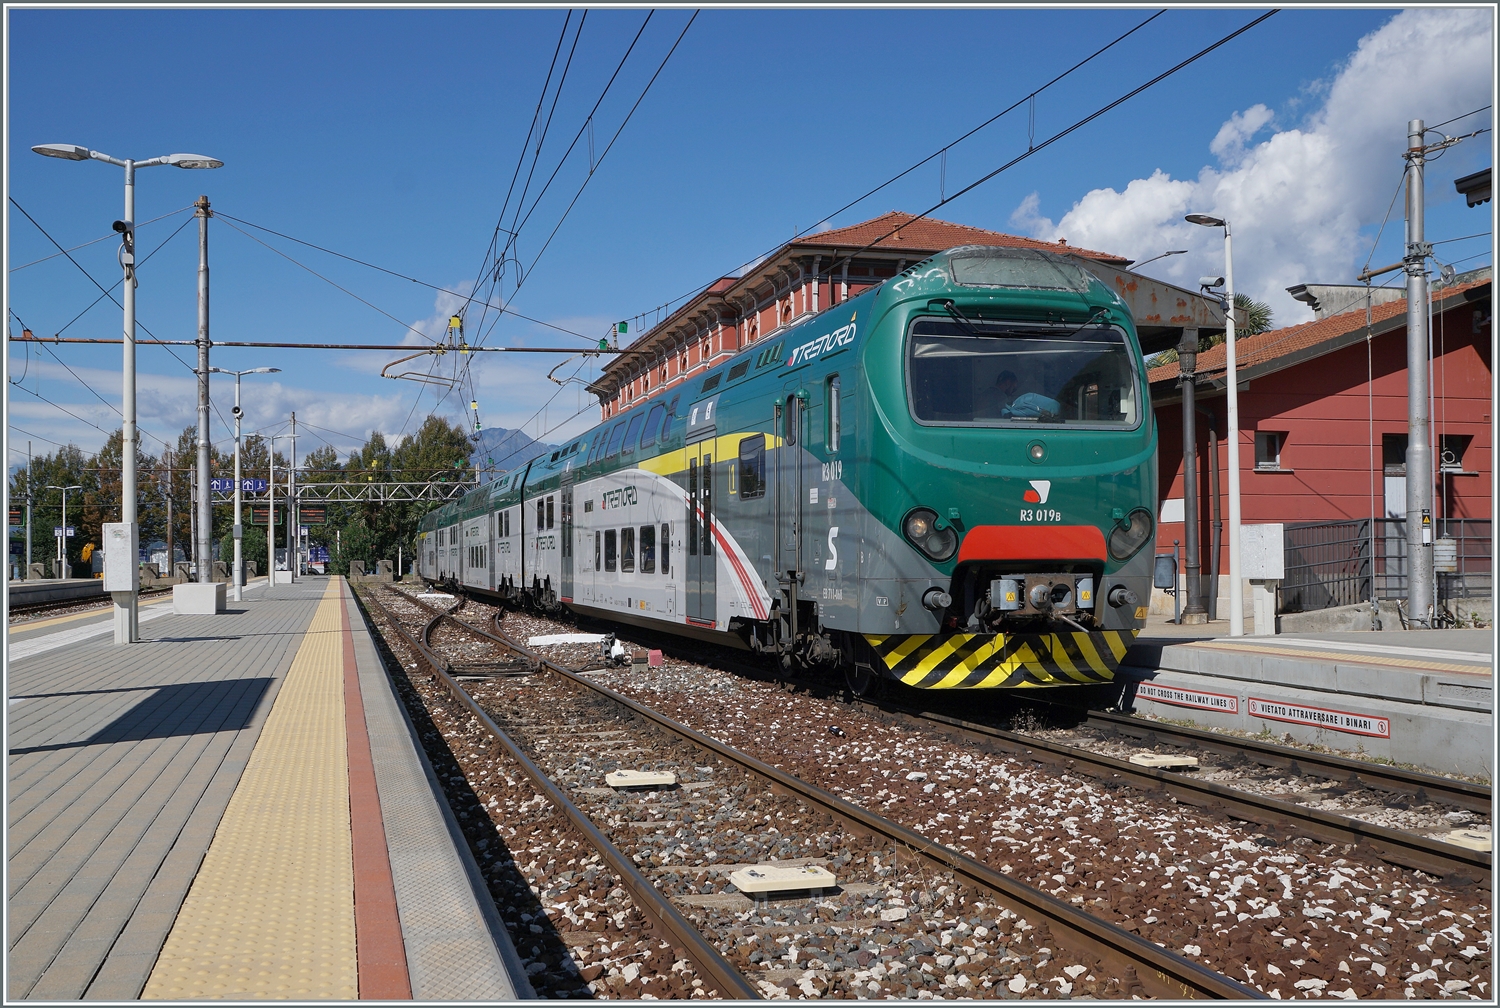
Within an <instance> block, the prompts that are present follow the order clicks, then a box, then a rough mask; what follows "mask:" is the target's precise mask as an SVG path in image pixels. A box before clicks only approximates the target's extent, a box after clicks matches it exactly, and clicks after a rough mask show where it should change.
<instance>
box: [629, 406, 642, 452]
mask: <svg viewBox="0 0 1500 1008" xmlns="http://www.w3.org/2000/svg"><path fill="white" fill-rule="evenodd" d="M645 419H646V414H644V413H637V414H636V415H635V416H633V417H631V418H630V426H628V427H626V428H625V451H628V452H633V451H635V436H636V434H638V433H639V432H640V429H641V423H642V422H643V421H644V420H645Z"/></svg>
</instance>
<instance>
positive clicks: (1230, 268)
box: [1183, 213, 1245, 637]
mask: <svg viewBox="0 0 1500 1008" xmlns="http://www.w3.org/2000/svg"><path fill="white" fill-rule="evenodd" d="M1183 220H1185V221H1187V222H1188V223H1189V224H1198V225H1200V226H1202V227H1217V228H1223V229H1224V319H1225V322H1224V328H1225V336H1224V348H1225V369H1226V370H1225V381H1226V382H1227V383H1228V384H1227V385H1226V389H1225V391H1226V394H1227V396H1228V400H1229V437H1228V439H1227V440H1228V441H1229V444H1228V448H1229V466H1228V468H1229V636H1231V637H1243V636H1244V635H1245V589H1244V586H1243V585H1242V584H1241V583H1240V386H1239V379H1238V377H1237V371H1236V367H1235V350H1234V342H1235V332H1234V260H1233V258H1232V256H1231V252H1230V241H1229V222H1228V221H1227V220H1223V219H1222V218H1219V217H1210V216H1208V214H1196V213H1195V214H1188V215H1187V216H1186V217H1184V218H1183ZM1215 279H1217V278H1215ZM1214 591H1218V585H1215V586H1214Z"/></svg>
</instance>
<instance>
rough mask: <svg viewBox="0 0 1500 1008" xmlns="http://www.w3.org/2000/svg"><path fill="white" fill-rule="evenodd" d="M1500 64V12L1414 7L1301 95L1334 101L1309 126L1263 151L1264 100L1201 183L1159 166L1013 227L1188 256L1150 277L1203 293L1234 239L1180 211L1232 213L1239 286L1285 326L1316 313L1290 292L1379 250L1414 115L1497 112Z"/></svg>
mask: <svg viewBox="0 0 1500 1008" xmlns="http://www.w3.org/2000/svg"><path fill="white" fill-rule="evenodd" d="M1493 58H1494V39H1493V36H1492V32H1491V11H1489V10H1487V9H1473V8H1464V9H1454V8H1417V9H1414V10H1407V11H1402V12H1401V13H1399V14H1397V15H1395V16H1394V17H1392V18H1391V19H1390V21H1388V22H1386V24H1384V25H1383V26H1381V27H1380V28H1379V29H1377V30H1376V31H1374V32H1371V33H1370V34H1369V35H1367V36H1365V37H1364V38H1363V39H1361V40H1360V42H1359V44H1358V46H1357V48H1356V49H1355V51H1354V52H1353V53H1352V54H1351V55H1350V56H1349V58H1348V59H1347V60H1346V61H1345V63H1344V64H1343V66H1342V67H1341V68H1339V70H1338V72H1337V73H1336V74H1335V75H1334V76H1333V78H1332V79H1331V80H1328V81H1319V82H1317V83H1316V86H1313V87H1310V88H1309V89H1307V94H1306V95H1304V96H1303V100H1305V101H1317V100H1319V99H1321V101H1322V104H1321V106H1319V107H1317V108H1315V109H1314V110H1313V111H1312V112H1311V114H1310V115H1308V116H1307V118H1306V120H1305V122H1304V123H1303V124H1302V126H1301V127H1300V128H1288V129H1284V130H1280V131H1278V132H1275V133H1273V134H1272V135H1271V136H1270V137H1269V138H1267V139H1265V140H1263V141H1261V142H1260V143H1258V144H1253V145H1252V144H1251V141H1252V140H1253V139H1254V137H1255V136H1257V135H1258V134H1259V133H1260V132H1261V131H1262V130H1264V129H1266V128H1267V127H1268V126H1271V125H1272V124H1273V123H1274V121H1275V115H1274V113H1273V112H1272V111H1271V110H1270V109H1269V108H1267V107H1266V106H1265V105H1263V104H1256V105H1253V106H1251V107H1250V108H1249V109H1246V110H1244V111H1242V112H1236V113H1235V114H1234V115H1233V116H1232V117H1231V118H1230V119H1229V120H1228V121H1227V122H1225V123H1224V125H1223V127H1222V128H1221V129H1220V130H1219V132H1218V135H1217V136H1216V137H1215V138H1214V140H1213V142H1212V143H1211V144H1210V151H1211V153H1212V154H1213V155H1214V156H1215V157H1216V158H1217V159H1218V164H1217V165H1216V166H1215V165H1209V166H1205V167H1204V168H1203V169H1202V170H1201V171H1200V172H1199V173H1198V177H1197V178H1196V179H1173V178H1172V177H1171V176H1170V175H1168V174H1167V173H1165V172H1163V171H1161V170H1159V169H1158V170H1157V171H1155V172H1153V173H1152V174H1151V176H1150V177H1149V178H1143V179H1136V180H1134V181H1132V182H1130V183H1129V184H1128V185H1127V186H1125V188H1124V191H1122V192H1116V191H1115V190H1114V189H1096V190H1094V191H1092V192H1089V193H1087V194H1086V195H1084V196H1083V198H1082V199H1080V200H1078V201H1077V202H1076V203H1074V204H1073V207H1072V208H1071V209H1070V210H1069V211H1068V212H1067V213H1066V214H1064V215H1063V216H1062V218H1061V219H1060V220H1058V221H1057V222H1056V223H1054V222H1053V221H1052V220H1050V219H1049V218H1047V217H1045V216H1042V215H1041V213H1040V212H1039V207H1040V199H1039V197H1038V195H1037V194H1035V193H1033V194H1032V195H1030V196H1028V197H1027V198H1026V199H1024V200H1022V202H1021V203H1020V205H1019V206H1017V208H1016V211H1015V213H1014V214H1013V215H1012V218H1011V221H1012V225H1013V226H1017V227H1024V228H1025V230H1026V231H1027V232H1028V233H1030V234H1032V235H1034V236H1036V237H1038V238H1046V239H1053V240H1055V239H1057V238H1059V237H1065V238H1067V240H1068V241H1069V243H1071V244H1074V245H1081V246H1084V247H1086V248H1092V249H1098V250H1101V251H1106V252H1115V253H1118V254H1120V255H1128V256H1133V257H1136V258H1147V257H1149V256H1153V255H1156V254H1157V253H1158V252H1160V251H1162V250H1165V249H1169V248H1186V249H1190V250H1192V254H1190V255H1186V256H1176V257H1173V258H1170V259H1165V260H1161V261H1160V262H1159V263H1157V264H1154V265H1153V267H1151V272H1153V273H1154V272H1156V271H1157V269H1158V268H1159V269H1160V275H1162V276H1165V277H1167V278H1169V279H1172V280H1174V281H1176V282H1179V283H1184V284H1185V285H1187V286H1191V285H1192V280H1193V279H1194V278H1196V276H1197V275H1198V274H1199V273H1202V272H1204V271H1205V267H1207V268H1209V269H1215V268H1218V267H1219V265H1220V264H1221V263H1222V262H1223V253H1222V249H1223V239H1222V237H1221V232H1219V231H1217V230H1216V229H1215V230H1211V229H1208V228H1201V227H1196V226H1194V225H1191V224H1187V223H1184V222H1183V220H1182V216H1183V214H1184V213H1188V212H1197V213H1206V214H1210V215H1212V216H1216V217H1223V218H1226V219H1227V220H1229V221H1230V223H1231V225H1232V226H1233V229H1234V267H1235V285H1236V287H1237V289H1239V290H1242V291H1245V292H1247V293H1249V294H1250V295H1251V296H1253V297H1256V298H1258V299H1260V300H1263V301H1266V302H1268V303H1269V304H1270V305H1271V306H1272V308H1273V309H1274V311H1275V313H1276V319H1277V321H1278V323H1281V324H1290V323H1293V322H1296V321H1300V320H1303V319H1306V318H1308V317H1309V312H1308V310H1307V308H1306V307H1305V306H1303V305H1301V304H1299V303H1298V302H1295V301H1293V300H1292V299H1291V297H1290V296H1289V295H1288V294H1287V293H1286V292H1285V288H1286V287H1289V286H1292V285H1294V284H1298V283H1306V282H1310V281H1321V282H1335V283H1336V282H1340V281H1344V282H1350V278H1352V276H1353V275H1354V273H1355V272H1357V268H1356V267H1357V264H1358V263H1359V262H1360V261H1361V260H1362V258H1363V255H1364V254H1365V252H1366V250H1367V249H1368V247H1369V246H1368V242H1367V240H1366V239H1365V238H1364V237H1363V236H1362V235H1361V234H1360V228H1361V227H1364V226H1368V225H1371V224H1374V223H1377V222H1379V220H1380V219H1381V217H1382V215H1383V214H1384V213H1385V209H1386V205H1387V203H1388V201H1389V200H1390V198H1391V194H1392V192H1393V190H1394V186H1395V185H1396V182H1397V180H1398V177H1399V174H1400V170H1401V151H1402V149H1403V148H1404V146H1405V143H1404V140H1405V126H1406V123H1407V121H1408V120H1410V119H1416V118H1424V119H1426V120H1427V121H1429V122H1440V121H1442V120H1444V119H1447V118H1449V117H1451V116H1455V115H1459V114H1462V113H1465V112H1468V111H1469V110H1471V109H1474V108H1478V107H1480V106H1483V105H1486V104H1488V103H1489V101H1490V91H1491V82H1492V80H1493ZM1293 104H1296V103H1293ZM1397 212H1398V213H1399V208H1398V211H1397ZM1397 226H1398V227H1399V224H1397Z"/></svg>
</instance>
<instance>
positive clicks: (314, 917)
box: [141, 578, 359, 1000]
mask: <svg viewBox="0 0 1500 1008" xmlns="http://www.w3.org/2000/svg"><path fill="white" fill-rule="evenodd" d="M341 605H342V602H341V599H340V592H339V579H337V578H334V579H331V580H330V582H329V585H328V590H327V592H326V593H325V594H324V596H323V598H322V600H321V601H320V602H319V604H318V610H317V612H316V614H315V615H314V616H313V620H312V624H311V625H310V626H309V627H308V629H307V635H306V637H305V638H304V639H303V641H302V645H301V647H299V648H298V650H297V655H296V657H295V658H294V659H293V660H292V665H291V668H290V669H289V670H288V671H287V675H286V681H285V682H284V683H283V684H282V686H281V691H280V692H279V693H278V694H277V696H276V702H275V705H274V706H273V707H272V708H271V713H270V715H269V716H268V717H267V719H266V723H265V727H264V728H263V729H262V730H261V734H260V739H259V740H258V741H257V743H256V746H255V750H254V752H253V753H252V754H251V756H250V761H249V763H248V765H247V766H246V767H245V772H244V774H243V776H242V777H241V778H240V783H239V786H238V787H237V788H236V789H235V792H234V796H233V797H232V798H231V799H230V801H229V806H228V808H227V809H226V810H225V812H224V818H223V820H222V821H221V822H220V823H219V828H218V830H217V832H216V833H215V834H214V839H213V843H212V844H210V845H209V849H208V853H207V855H205V857H204V859H203V865H202V867H201V868H199V870H198V874H197V876H196V877H195V878H194V880H193V886H192V889H191V890H190V891H189V892H188V897H187V899H186V901H184V903H183V905H182V910H181V911H180V912H179V913H178V915H177V921H176V923H175V924H174V925H173V927H172V931H171V933H170V934H169V935H168V936H167V941H166V945H165V946H164V947H163V948H162V951H161V955H160V957H158V959H157V961H156V967H155V969H153V970H152V972H151V978H150V979H149V980H148V981H147V983H146V988H145V990H144V991H143V992H142V994H141V997H142V998H156V999H170V1000H187V999H202V998H225V999H234V1000H242V999H247V998H276V999H295V1000H311V999H338V1000H353V999H355V998H357V997H358V996H359V989H358V964H357V961H356V958H355V935H354V869H353V861H352V857H351V854H350V844H349V779H348V753H347V749H346V740H345V736H344V680H343V673H344V669H343V646H342V645H343V641H342V634H341V632H340V631H341V626H342V624H341V621H340V608H339V607H340V606H341Z"/></svg>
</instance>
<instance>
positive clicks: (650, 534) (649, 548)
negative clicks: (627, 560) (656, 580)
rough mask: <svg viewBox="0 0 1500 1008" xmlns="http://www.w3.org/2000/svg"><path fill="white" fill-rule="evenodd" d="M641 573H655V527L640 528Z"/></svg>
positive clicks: (645, 526) (643, 526)
mask: <svg viewBox="0 0 1500 1008" xmlns="http://www.w3.org/2000/svg"><path fill="white" fill-rule="evenodd" d="M641 573H642V574H655V573H656V526H655V525H642V526H641Z"/></svg>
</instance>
